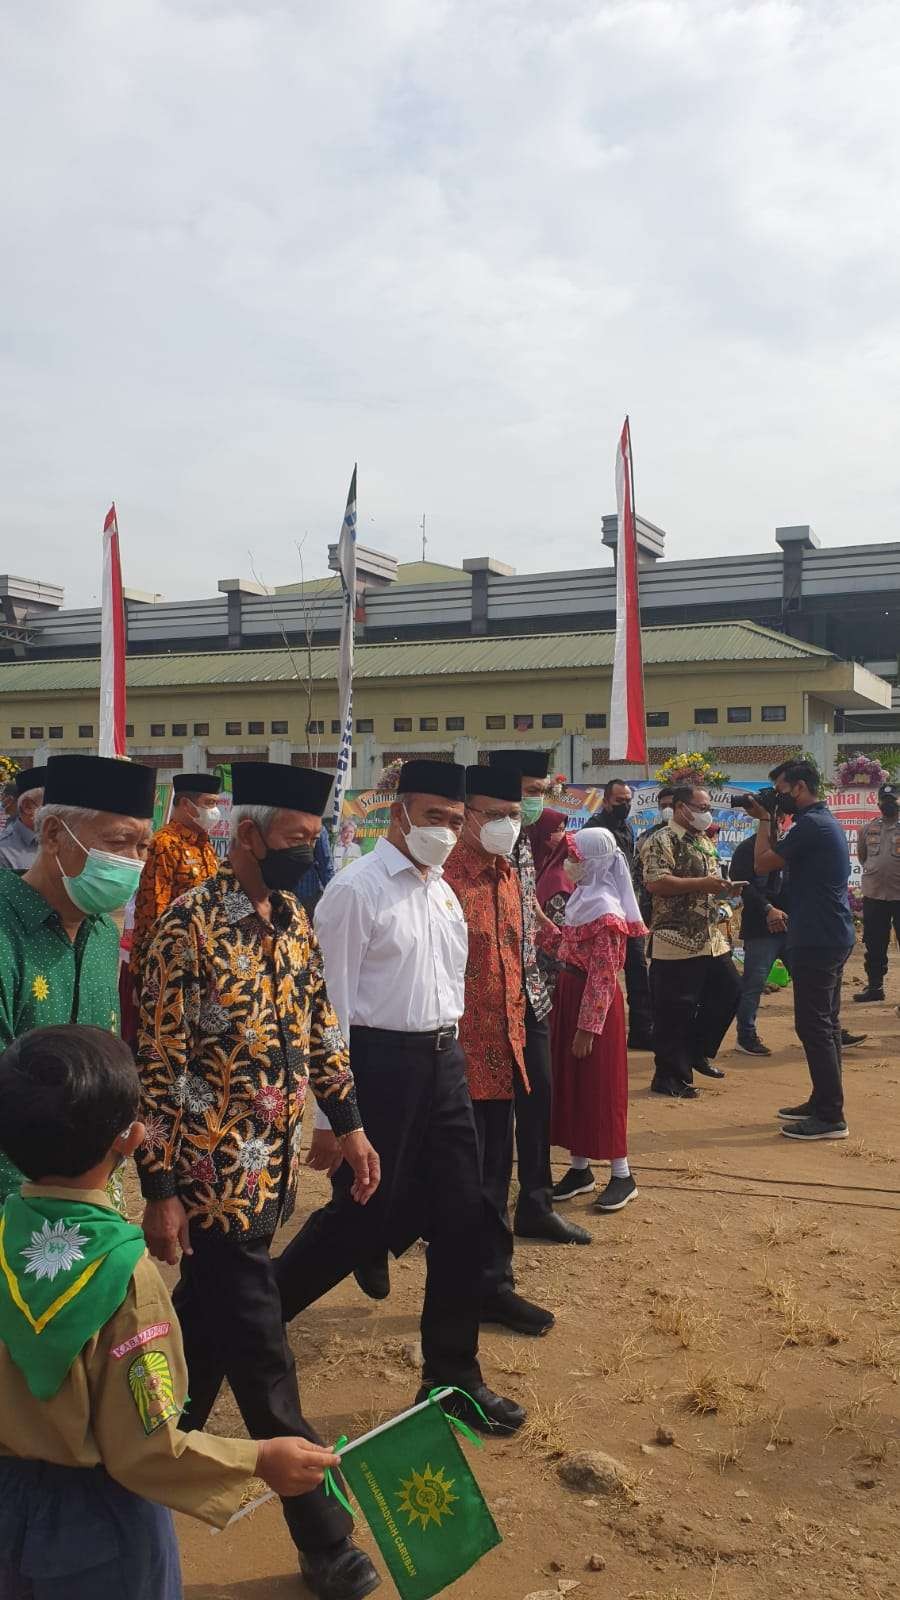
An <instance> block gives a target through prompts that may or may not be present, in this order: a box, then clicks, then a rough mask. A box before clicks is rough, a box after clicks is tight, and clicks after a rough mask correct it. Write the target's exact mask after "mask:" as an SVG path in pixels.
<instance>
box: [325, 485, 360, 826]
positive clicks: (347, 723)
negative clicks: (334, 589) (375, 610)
mask: <svg viewBox="0 0 900 1600" xmlns="http://www.w3.org/2000/svg"><path fill="white" fill-rule="evenodd" d="M338 572H339V573H340V579H341V588H342V591H343V600H344V614H343V617H342V619H341V639H340V646H339V650H338V696H339V701H340V707H339V709H340V715H341V745H340V749H339V751H338V759H337V773H336V775H335V780H334V795H333V799H332V812H331V821H332V829H333V831H334V833H335V834H336V833H337V830H338V829H339V828H340V825H341V807H342V805H343V800H344V790H345V788H346V787H347V780H348V777H349V776H350V774H351V770H352V765H353V635H354V620H355V611H356V463H355V462H354V464H353V476H352V478H351V479H350V489H349V492H348V495H347V506H346V509H345V511H344V520H343V522H342V524H341V532H340V537H339V539H338Z"/></svg>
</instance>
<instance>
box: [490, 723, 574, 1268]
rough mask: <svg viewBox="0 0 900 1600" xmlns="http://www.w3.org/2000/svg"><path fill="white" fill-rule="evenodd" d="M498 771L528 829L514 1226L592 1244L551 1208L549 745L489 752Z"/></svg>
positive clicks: (523, 837)
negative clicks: (545, 863) (507, 777)
mask: <svg viewBox="0 0 900 1600" xmlns="http://www.w3.org/2000/svg"><path fill="white" fill-rule="evenodd" d="M488 762H489V764H490V767H491V769H492V770H493V771H496V772H515V773H516V774H517V775H518V777H519V782H520V784H521V789H522V832H521V833H520V834H519V837H518V840H517V841H516V847H515V849H514V851H513V857H512V859H513V866H514V867H515V869H516V872H517V873H518V875H519V882H520V883H521V885H522V921H523V937H522V961H523V967H524V982H525V1070H526V1072H527V1074H528V1083H529V1085H530V1090H531V1092H530V1093H526V1092H525V1086H524V1083H523V1082H522V1080H521V1078H520V1077H517V1079H516V1083H515V1100H516V1154H517V1157H518V1172H519V1198H518V1201H517V1203H516V1214H515V1219H514V1226H515V1231H516V1235H517V1237H518V1238H520V1239H544V1240H547V1241H548V1242H549V1243H551V1244H590V1242H591V1235H590V1234H589V1233H588V1231H587V1229H586V1228H581V1227H579V1225H578V1223H577V1222H567V1221H566V1219H565V1217H561V1216H560V1214H559V1212H558V1211H554V1210H553V1173H552V1171H551V1169H550V1115H551V1104H552V1073H551V1066H550V1025H549V1023H548V1020H547V1019H548V1017H549V1015H550V1012H551V1011H552V1009H553V1001H552V999H551V997H550V994H549V991H548V989H547V984H546V981H545V978H544V972H543V970H542V968H541V967H540V966H539V964H538V954H537V945H536V942H535V940H536V934H537V928H538V924H539V923H540V922H542V921H543V913H542V912H541V910H540V907H539V906H538V903H537V892H536V884H535V872H534V855H533V853H532V849H531V840H530V838H529V829H531V828H533V827H534V824H535V823H536V822H537V820H538V818H539V817H540V815H541V812H542V811H543V809H544V801H545V799H546V796H547V792H548V790H549V789H550V787H551V784H552V781H553V780H552V779H551V777H550V755H549V752H548V751H547V750H519V749H512V750H491V751H490V753H489V755H488Z"/></svg>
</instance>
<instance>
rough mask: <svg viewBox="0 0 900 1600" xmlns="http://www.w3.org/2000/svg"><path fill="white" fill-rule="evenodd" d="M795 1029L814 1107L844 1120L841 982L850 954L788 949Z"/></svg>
mask: <svg viewBox="0 0 900 1600" xmlns="http://www.w3.org/2000/svg"><path fill="white" fill-rule="evenodd" d="M788 955H789V957H790V964H791V982H792V984H793V987H794V1027H795V1028H796V1030H797V1038H798V1039H799V1040H800V1043H801V1044H802V1046H803V1049H804V1051H805V1053H806V1064H807V1066H808V1067H809V1075H810V1078H811V1079H812V1096H811V1101H812V1106H813V1111H814V1113H815V1115H816V1116H817V1117H821V1118H822V1121H823V1122H840V1121H842V1119H843V1116H844V1087H843V1073H842V1063H841V979H842V978H843V975H844V967H845V965H846V962H847V958H848V956H849V955H850V951H849V950H832V949H829V948H828V947H827V946H822V947H819V946H818V945H799V946H797V947H795V948H794V949H792V950H789V951H788Z"/></svg>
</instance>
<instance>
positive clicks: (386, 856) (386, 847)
mask: <svg viewBox="0 0 900 1600" xmlns="http://www.w3.org/2000/svg"><path fill="white" fill-rule="evenodd" d="M375 849H376V850H377V851H378V853H379V855H380V856H381V857H382V862H383V866H384V870H385V872H387V873H388V874H389V876H390V877H392V878H396V877H397V876H398V875H399V874H400V873H401V872H414V873H415V875H416V877H417V878H421V877H422V873H421V872H420V871H419V868H418V867H417V865H416V863H415V862H414V861H410V859H409V856H405V855H404V854H403V851H402V850H398V849H397V846H396V845H395V844H391V841H390V839H385V838H384V837H382V838H381V839H379V840H378V841H377V843H376V845H375ZM443 876H444V869H443V867H429V868H428V869H427V871H426V873H425V878H426V880H427V881H428V882H429V883H430V882H431V880H432V879H433V878H442V877H443Z"/></svg>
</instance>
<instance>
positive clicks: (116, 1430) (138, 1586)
mask: <svg viewBox="0 0 900 1600" xmlns="http://www.w3.org/2000/svg"><path fill="white" fill-rule="evenodd" d="M139 1101H140V1085H139V1083H138V1077H137V1071H136V1068H135V1066H134V1063H133V1061H132V1058H131V1054H130V1052H129V1050H128V1048H127V1047H126V1046H125V1045H124V1044H123V1043H122V1041H121V1040H120V1039H117V1038H115V1037H114V1036H113V1035H112V1034H110V1033H107V1032H104V1031H103V1030H101V1029H99V1028H93V1027H85V1026H78V1025H64V1026H60V1027H53V1028H43V1029H39V1030H35V1031H34V1032H31V1033H28V1034H25V1035H23V1036H22V1037H21V1038H20V1039H18V1040H16V1042H15V1043H14V1044H13V1045H11V1046H10V1047H9V1049H8V1050H7V1051H6V1053H5V1054H4V1055H3V1057H2V1059H0V1102H2V1105H3V1126H2V1134H0V1136H2V1139H3V1143H4V1146H5V1148H6V1151H7V1153H8V1155H9V1157H10V1158H11V1160H12V1161H14V1162H15V1164H16V1166H17V1167H18V1168H19V1169H20V1170H21V1171H22V1172H24V1173H25V1174H26V1177H27V1178H28V1179H29V1180H31V1181H28V1182H26V1183H24V1184H23V1186H22V1189H21V1192H20V1193H17V1194H13V1195H11V1196H10V1197H9V1198H8V1200H7V1201H6V1204H5V1206H4V1207H3V1211H2V1214H0V1595H3V1596H4V1597H6V1596H10V1597H12V1596H15V1597H17V1600H18V1597H20V1596H21V1597H24V1596H25V1595H28V1596H29V1597H30V1600H51V1597H52V1600H109V1597H110V1596H111V1595H114V1594H119V1595H123V1596H127V1597H128V1600H180V1596H181V1594H182V1588H181V1575H180V1564H179V1559H178V1547H177V1544H176V1541H175V1534H174V1529H173V1525H172V1517H171V1512H170V1511H169V1510H168V1509H164V1508H167V1507H172V1508H174V1509H175V1510H178V1511H183V1512H187V1513H188V1514H189V1515H191V1516H195V1517H199V1518H201V1519H202V1520H203V1521H205V1522H209V1523H212V1524H213V1526H215V1527H219V1528H221V1527H224V1525H225V1523H226V1522H227V1521H228V1519H229V1517H230V1516H231V1515H232V1514H233V1512H234V1511H236V1510H237V1508H238V1506H239V1505H240V1503H241V1497H242V1495H243V1493H244V1490H245V1489H246V1487H247V1483H248V1481H249V1480H250V1479H251V1478H252V1477H253V1476H254V1475H257V1476H259V1477H261V1478H263V1479H265V1481H266V1482H267V1483H269V1484H270V1485H271V1486H272V1488H273V1489H275V1490H276V1492H277V1493H279V1494H281V1495H296V1494H303V1493H305V1492H306V1491H308V1490H310V1489H314V1488H316V1487H318V1486H319V1485H320V1484H321V1483H322V1480H323V1476H324V1472H325V1469H326V1467H329V1466H334V1465H336V1464H337V1459H338V1458H337V1457H336V1456H334V1455H333V1454H332V1453H331V1451H329V1450H327V1449H325V1448H324V1447H323V1446H321V1445H316V1444H312V1443H311V1442H310V1441H308V1440H306V1439H298V1438H292V1439H288V1438H283V1439H268V1440H264V1441H263V1442H262V1443H256V1442H253V1441H251V1440H248V1439H220V1438H214V1437H213V1436H212V1435H210V1434H205V1433H198V1432H185V1431H182V1429H180V1428H179V1426H178V1422H179V1419H180V1417H181V1414H182V1411H183V1410H184V1409H185V1406H186V1405H187V1404H188V1400H187V1372H186V1368H185V1362H184V1353H183V1350H182V1344H181V1334H180V1331H179V1327H178V1322H177V1319H176V1317H175V1312H174V1310H173V1309H172V1302H171V1300H170V1299H169V1296H168V1293H167V1292H166V1289H165V1287H164V1285H163V1282H162V1279H161V1278H160V1276H159V1273H158V1272H157V1269H156V1267H155V1266H154V1265H153V1264H152V1262H151V1261H150V1260H149V1258H148V1256H147V1255H146V1253H145V1250H144V1237H143V1234H142V1233H141V1230H140V1229H139V1228H135V1227H133V1226H132V1225H131V1224H130V1223H128V1222H126V1221H125V1220H124V1218H122V1217H121V1216H120V1215H119V1214H118V1212H117V1211H116V1210H115V1209H114V1208H113V1207H112V1205H111V1204H110V1201H109V1199H108V1197H107V1195H106V1193H105V1191H104V1185H105V1183H106V1181H107V1179H108V1177H109V1175H110V1173H111V1172H112V1170H113V1168H114V1167H115V1166H116V1165H118V1164H119V1162H121V1161H122V1160H123V1159H124V1158H126V1157H128V1156H129V1155H131V1154H132V1153H133V1151H134V1150H135V1149H136V1147H137V1146H138V1145H139V1144H140V1142H141V1139H142V1138H143V1135H144V1128H143V1124H142V1123H140V1122H138V1121H137V1120H136V1118H137V1112H138V1105H139Z"/></svg>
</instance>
